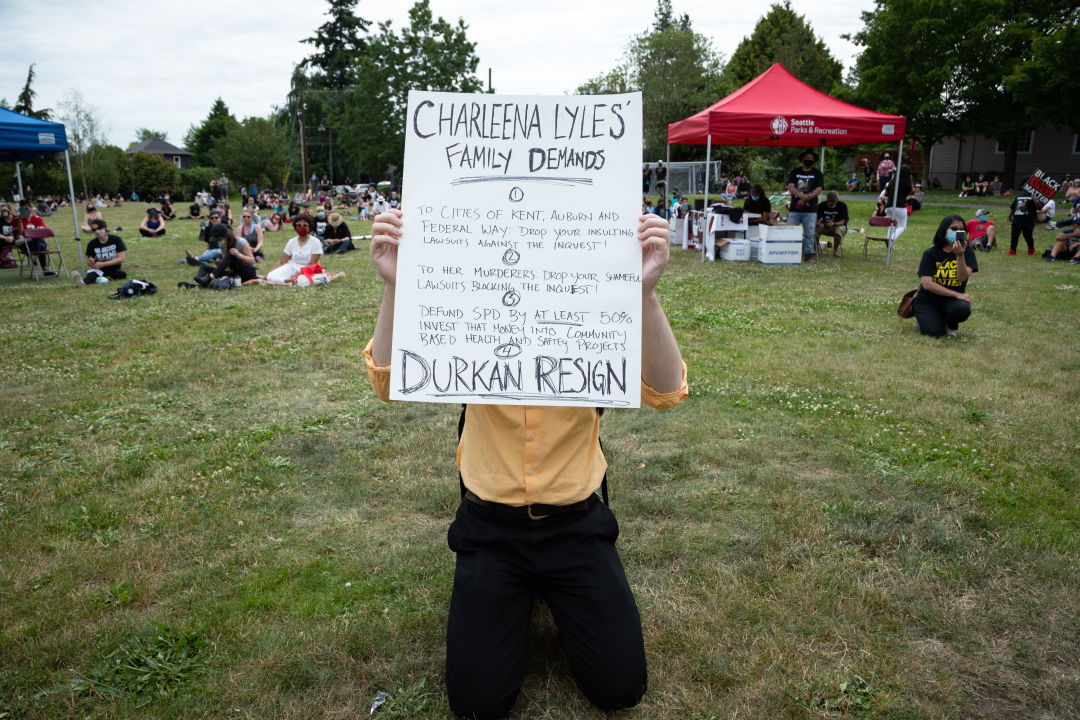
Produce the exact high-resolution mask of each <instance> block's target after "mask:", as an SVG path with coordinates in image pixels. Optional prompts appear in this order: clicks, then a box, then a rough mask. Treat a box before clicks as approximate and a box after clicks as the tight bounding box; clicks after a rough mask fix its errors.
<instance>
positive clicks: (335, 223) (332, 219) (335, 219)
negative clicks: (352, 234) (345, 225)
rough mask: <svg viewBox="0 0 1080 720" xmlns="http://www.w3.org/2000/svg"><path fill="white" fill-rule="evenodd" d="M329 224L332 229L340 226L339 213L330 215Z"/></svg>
mask: <svg viewBox="0 0 1080 720" xmlns="http://www.w3.org/2000/svg"><path fill="white" fill-rule="evenodd" d="M330 224H331V225H332V226H334V227H337V226H338V225H340V224H341V213H336V212H332V213H330Z"/></svg>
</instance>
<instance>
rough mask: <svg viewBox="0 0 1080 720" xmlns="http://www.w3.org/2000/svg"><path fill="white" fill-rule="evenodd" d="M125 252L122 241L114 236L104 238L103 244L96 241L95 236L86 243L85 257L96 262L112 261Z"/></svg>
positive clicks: (125, 247)
mask: <svg viewBox="0 0 1080 720" xmlns="http://www.w3.org/2000/svg"><path fill="white" fill-rule="evenodd" d="M126 251H127V246H126V245H124V241H123V240H121V239H120V238H119V237H118V236H116V235H109V236H108V237H106V238H105V242H102V241H101V240H98V239H97V237H96V236H95V237H94V239H93V240H91V241H90V242H88V243H86V257H88V258H93V259H94V260H96V261H97V262H105V261H106V260H112V259H114V258H115V257H116V256H117V255H118V254H120V253H122V252H126ZM114 267H115V266H114Z"/></svg>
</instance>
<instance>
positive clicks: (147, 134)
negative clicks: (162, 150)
mask: <svg viewBox="0 0 1080 720" xmlns="http://www.w3.org/2000/svg"><path fill="white" fill-rule="evenodd" d="M150 138H157V139H158V140H168V139H169V133H167V132H165V131H164V130H151V129H150V128H144V127H141V128H139V129H138V130H136V131H135V141H136V142H142V141H143V140H149V139H150Z"/></svg>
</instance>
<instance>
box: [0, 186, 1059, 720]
mask: <svg viewBox="0 0 1080 720" xmlns="http://www.w3.org/2000/svg"><path fill="white" fill-rule="evenodd" d="M942 197H943V198H945V197H947V196H946V195H943V196H942ZM953 197H955V195H954V196H953ZM946 201H947V200H946ZM869 207H870V206H869V203H855V204H852V210H853V215H854V216H855V218H856V219H855V221H854V222H853V225H855V226H863V227H865V218H866V217H867V216H868V215H869ZM965 207H966V211H967V213H970V212H971V207H970V205H965ZM142 208H143V206H142V205H126V206H125V207H123V208H120V209H107V210H105V211H104V214H105V217H106V218H107V219H108V220H109V222H110V225H111V226H113V227H115V226H116V225H117V224H120V225H122V226H123V227H124V232H122V233H121V235H122V236H123V237H124V239H125V241H126V242H127V244H128V248H129V251H128V258H129V261H128V262H127V263H126V265H125V267H126V268H127V270H128V273H129V276H131V277H137V278H144V279H149V280H152V281H154V282H155V283H156V284H157V285H158V286H159V287H160V288H161V289H160V292H158V294H157V295H155V296H152V297H145V298H140V299H137V300H131V301H115V300H110V299H109V298H108V295H109V294H110V293H111V292H113V291H114V290H115V289H116V288H115V284H114V285H108V286H90V287H86V288H81V289H77V288H74V287H72V286H71V284H70V283H69V282H68V281H67V280H56V279H51V280H44V281H41V282H38V283H32V282H29V281H26V280H23V281H20V280H19V279H18V278H17V271H12V270H7V271H3V273H2V274H0V298H2V301H3V305H4V307H5V315H6V317H5V322H4V325H3V331H2V333H0V362H2V363H3V367H4V368H5V371H6V372H5V387H4V389H3V391H2V392H3V402H2V403H0V578H3V582H2V583H0V718H3V719H4V720H9V719H14V718H50V719H51V718H164V717H185V718H202V717H205V718H252V719H255V718H259V719H262V718H316V717H318V718H356V717H366V716H367V714H368V711H369V708H370V705H371V702H372V699H373V697H374V696H375V693H376V692H378V691H385V692H387V693H389V695H390V700H389V701H388V703H387V704H386V705H385V706H383V707H382V709H380V710H379V711H378V712H377V713H376V717H383V718H442V717H445V716H446V714H447V710H446V702H445V699H444V697H443V691H442V662H443V652H444V631H445V613H446V608H447V603H448V600H449V593H450V581H451V577H452V572H453V556H452V553H451V552H450V551H449V550H448V549H447V548H446V543H445V533H446V528H447V526H448V525H449V522H450V519H451V516H452V513H453V510H454V508H455V506H456V504H457V502H458V486H457V477H456V472H455V468H454V464H453V448H454V444H455V439H456V432H455V428H456V420H457V413H458V408H456V407H454V406H434V405H427V406H422V405H416V404H406V403H394V404H382V403H379V402H378V401H377V400H376V399H375V398H374V396H373V394H372V392H371V391H370V389H369V387H368V384H367V379H366V377H365V374H364V371H363V365H362V358H361V352H360V351H361V348H362V346H363V344H364V342H365V341H366V340H367V338H368V336H369V333H370V332H371V329H372V326H373V322H374V316H375V310H376V308H377V304H378V298H379V294H380V291H381V287H380V285H379V283H378V282H377V279H376V277H375V275H374V272H373V271H372V270H371V268H370V264H369V262H368V259H367V253H366V247H367V244H366V242H362V243H360V248H361V249H360V251H359V252H355V253H350V254H348V255H346V256H339V257H332V258H329V259H328V261H327V262H326V263H325V264H326V265H327V266H328V267H329V268H330V269H331V270H345V271H346V272H347V276H346V277H345V278H343V279H341V280H338V281H335V282H334V283H332V284H331V285H329V286H327V287H317V288H307V289H293V288H277V287H254V288H244V289H242V290H234V291H231V292H212V291H182V290H178V289H177V288H176V283H177V281H180V280H190V279H191V276H192V275H193V268H190V267H187V266H180V265H177V264H176V261H177V259H179V258H180V257H181V256H182V255H183V250H184V249H185V248H187V249H190V250H192V251H196V250H199V249H200V248H199V243H197V242H196V240H195V234H196V229H197V226H196V224H195V223H194V222H190V221H180V222H173V223H170V224H169V226H168V235H167V236H166V238H164V239H155V240H148V239H136V238H135V235H136V233H135V232H133V230H134V228H136V227H137V225H138V220H139V218H140V217H141V215H142ZM947 211H948V209H947V208H938V207H928V208H925V209H924V210H923V211H922V212H920V213H916V214H915V215H914V216H913V217H912V219H911V222H910V224H909V226H908V231H907V233H906V234H905V235H904V236H903V238H902V239H901V240H900V243H899V247H898V250H897V253H896V255H895V256H894V259H893V263H892V265H891V266H890V267H885V263H884V254H883V250H882V249H881V248H880V247H877V248H872V249H871V253H872V254H871V257H869V258H868V259H864V258H863V257H862V250H861V241H860V238H859V236H857V235H852V236H849V239H848V243H847V245H848V247H847V250H846V253H845V255H844V256H843V257H842V258H840V259H837V260H834V259H833V258H831V257H828V258H825V259H824V260H823V261H822V262H819V263H817V264H816V265H815V266H802V267H765V266H759V265H757V264H754V263H738V264H736V263H705V264H702V263H701V262H700V261H699V259H698V257H697V256H696V255H695V254H693V253H689V252H682V251H681V250H673V257H672V262H671V266H670V268H669V271H668V273H667V275H666V276H665V278H664V280H663V281H662V283H661V288H660V292H661V299H662V301H663V302H664V304H665V306H666V307H667V309H668V314H669V317H670V319H671V322H672V325H673V326H674V329H675V333H676V336H677V337H678V339H679V341H680V343H681V346H682V349H683V353H684V356H685V358H686V361H687V363H688V365H689V371H690V398H689V400H688V401H687V402H686V403H684V404H683V405H681V406H679V407H678V408H675V409H673V410H671V411H667V412H663V413H661V412H656V411H652V410H648V409H643V410H640V411H624V412H615V411H613V412H609V413H607V414H606V415H605V418H604V433H603V436H604V447H605V449H606V451H607V454H608V456H609V460H610V462H611V466H612V468H611V471H610V473H609V479H610V482H611V487H612V504H613V507H614V509H615V512H616V514H617V515H618V517H619V519H620V522H621V524H622V536H621V538H620V545H619V546H620V549H621V552H622V554H623V558H624V561H625V563H626V567H627V572H628V574H629V576H630V581H631V584H632V586H633V587H634V589H635V593H636V595H637V599H638V603H639V606H640V608H641V612H642V619H643V623H644V629H645V642H646V649H647V653H648V656H649V661H650V689H649V692H648V693H647V694H646V696H645V698H644V700H643V702H642V704H641V705H640V706H639V707H637V708H635V709H633V710H630V711H626V712H624V713H622V714H621V715H620V717H627V718H642V719H644V718H648V719H650V720H651V719H653V718H671V719H676V718H678V719H680V720H681V719H687V718H700V719H705V718H911V719H914V718H1002V719H1004V718H1009V719H1014V718H1047V719H1049V718H1068V717H1080V615H1078V613H1077V609H1076V604H1077V598H1078V597H1080V503H1078V500H1077V490H1078V482H1077V481H1078V475H1080V472H1078V455H1077V444H1078V443H1077V433H1078V431H1080V410H1078V399H1080V392H1078V388H1080V383H1078V380H1077V369H1078V368H1080V323H1078V322H1077V317H1078V312H1080V268H1077V267H1074V266H1069V265H1067V264H1065V263H1056V264H1054V265H1047V264H1045V263H1043V262H1042V260H1041V258H1039V257H1037V256H1036V257H1026V256H1018V257H1005V256H1004V255H1003V254H1002V253H1001V252H995V253H992V254H990V255H985V254H980V255H979V261H980V272H979V273H978V274H977V275H975V276H974V277H973V278H972V280H971V282H970V283H969V292H970V293H971V294H972V295H973V296H974V313H973V315H972V318H971V320H970V321H969V322H967V323H965V324H964V325H962V326H961V329H960V335H959V337H958V338H956V339H953V340H933V339H928V338H923V337H920V336H919V334H918V332H917V330H916V329H915V326H914V321H912V320H907V321H904V320H900V319H899V318H898V317H897V316H896V313H895V310H896V305H897V303H898V302H899V299H900V296H901V294H902V293H903V292H904V291H906V290H908V289H911V288H913V287H915V284H916V278H915V268H916V265H917V262H918V258H919V256H920V254H921V252H922V250H923V249H924V248H926V247H927V246H928V245H929V244H930V236H931V234H932V231H933V229H934V228H935V227H936V226H937V223H938V221H939V220H940V218H941V217H942V216H943V215H944V214H945V213H946V212H947ZM968 216H970V215H968ZM993 217H994V218H995V219H996V220H997V221H998V222H999V224H1004V213H1003V212H1000V211H998V212H995V215H994V216H993ZM80 219H81V214H80ZM48 222H49V225H50V227H53V228H54V229H56V230H57V231H58V233H59V234H60V235H61V237H64V238H68V237H70V235H71V215H70V211H68V212H67V214H66V215H65V214H64V213H63V212H61V213H60V214H58V215H56V216H53V217H51V218H49V219H48ZM350 225H351V227H352V229H353V231H354V234H360V233H364V232H367V227H366V224H365V223H351V224H350ZM1005 231H1006V232H1005V234H1006V237H1005V242H1006V243H1007V239H1008V238H1007V227H1006V228H1005ZM1036 232H1037V233H1038V235H1037V238H1038V240H1039V245H1038V247H1039V251H1040V252H1041V251H1042V249H1043V248H1045V247H1047V246H1048V244H1049V242H1050V241H1049V238H1050V237H1051V234H1050V233H1047V232H1044V231H1042V230H1041V229H1040V230H1037V231H1036ZM288 237H289V235H287V234H285V233H277V234H271V235H268V236H267V238H268V239H267V245H268V249H269V252H268V254H267V256H268V257H270V258H273V257H274V253H275V252H277V251H280V248H281V247H283V245H284V242H285V241H286V240H287V239H288ZM86 239H88V238H87V237H85V236H84V245H85V240H86ZM68 247H69V252H68V253H67V261H68V264H69V267H72V266H74V267H77V266H78V259H77V257H76V253H75V252H74V248H73V246H72V245H71V244H69V245H68ZM529 642H530V665H529V672H528V676H527V679H526V686H525V689H524V691H523V693H522V696H521V698H520V699H519V701H518V704H517V706H516V707H515V710H514V714H513V717H514V718H529V719H533V718H552V719H562V718H599V717H601V715H600V714H598V713H596V712H595V711H593V710H592V709H591V708H590V707H589V705H588V703H587V701H585V700H584V698H583V697H582V696H581V695H580V694H579V693H578V692H577V691H576V689H575V687H574V684H573V680H572V678H571V677H570V675H569V672H568V669H567V666H566V664H565V662H564V660H563V659H562V657H561V655H560V651H559V650H558V643H557V640H556V637H555V630H554V625H553V623H552V621H551V619H550V617H549V616H548V615H547V614H546V611H543V610H542V611H541V612H538V613H537V614H536V616H535V617H534V622H533V627H532V628H531V630H530V638H529Z"/></svg>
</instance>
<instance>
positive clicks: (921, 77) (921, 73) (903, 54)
mask: <svg viewBox="0 0 1080 720" xmlns="http://www.w3.org/2000/svg"><path fill="white" fill-rule="evenodd" d="M970 12H971V10H970V7H969V6H967V5H963V6H958V5H957V4H956V3H954V2H952V0H877V2H876V6H875V9H874V10H873V11H872V12H863V14H862V19H863V23H864V25H863V29H862V30H860V31H859V32H857V33H855V34H854V35H852V36H850V37H849V38H847V39H849V40H851V41H852V42H853V43H855V44H856V45H859V46H861V47H862V48H864V49H863V51H862V52H861V53H860V54H859V57H858V59H857V60H856V63H855V70H854V73H853V76H852V79H853V80H854V81H855V83H856V86H855V91H854V98H853V100H854V101H855V102H857V103H859V104H861V105H865V106H867V107H872V108H874V109H875V110H880V111H882V112H890V113H897V114H901V115H904V116H906V117H907V119H908V122H907V134H908V136H909V137H912V138H914V139H915V140H916V141H917V142H918V143H919V145H920V146H921V147H922V149H923V152H924V153H925V154H927V156H929V153H930V152H931V150H932V148H933V146H934V145H935V144H936V143H938V142H939V141H941V140H942V139H943V138H945V137H947V136H949V135H953V134H955V133H956V132H958V131H959V129H960V127H961V118H962V116H963V105H962V91H963V80H962V77H961V67H962V63H961V59H960V48H961V46H962V44H963V42H964V36H965V33H966V25H967V18H968V17H969V16H970ZM924 170H927V171H928V170H929V167H928V166H927V165H925V164H924ZM926 180H927V178H925V177H924V178H923V182H924V183H925V182H926Z"/></svg>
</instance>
